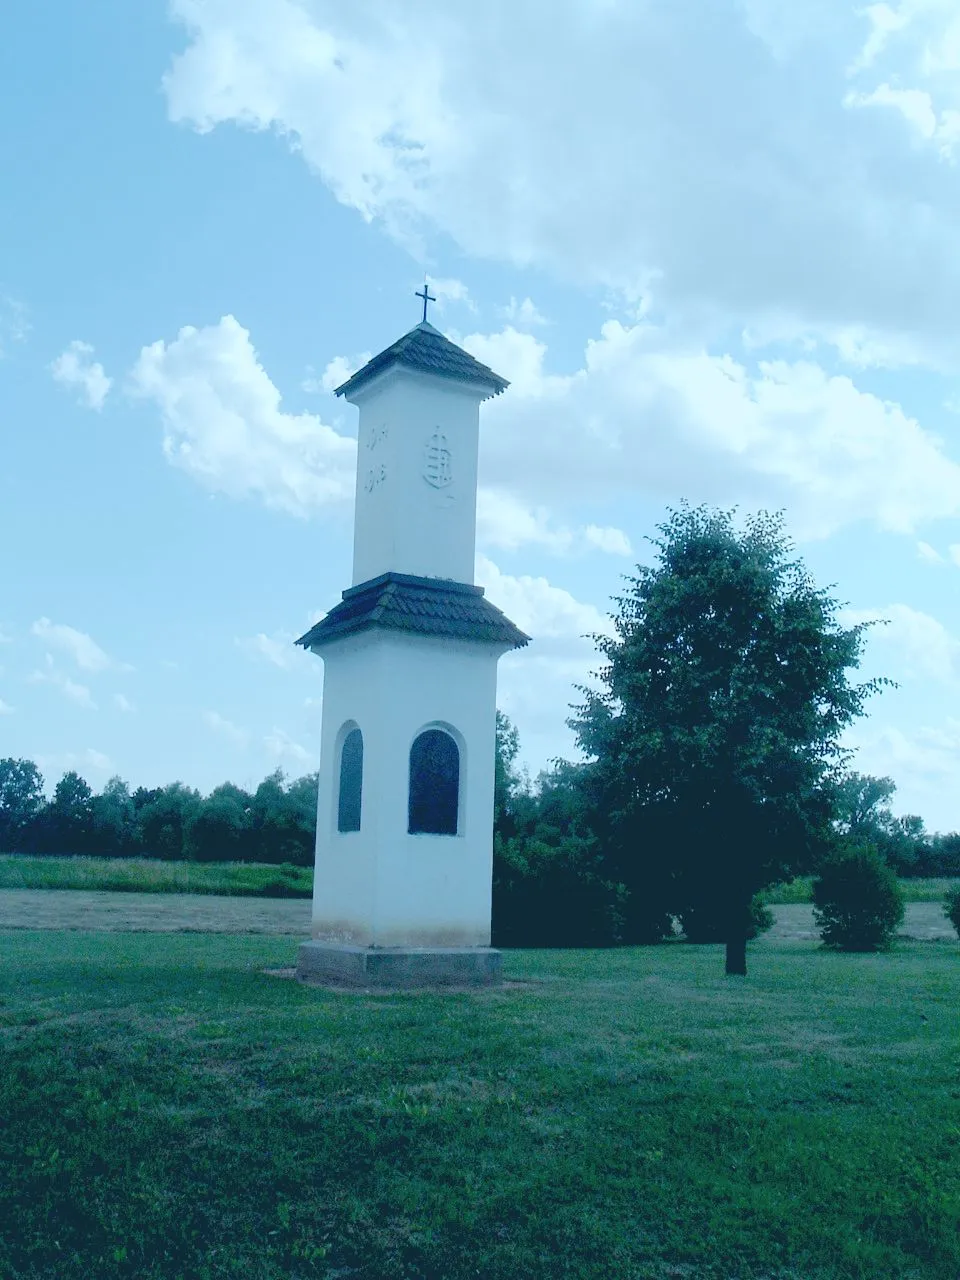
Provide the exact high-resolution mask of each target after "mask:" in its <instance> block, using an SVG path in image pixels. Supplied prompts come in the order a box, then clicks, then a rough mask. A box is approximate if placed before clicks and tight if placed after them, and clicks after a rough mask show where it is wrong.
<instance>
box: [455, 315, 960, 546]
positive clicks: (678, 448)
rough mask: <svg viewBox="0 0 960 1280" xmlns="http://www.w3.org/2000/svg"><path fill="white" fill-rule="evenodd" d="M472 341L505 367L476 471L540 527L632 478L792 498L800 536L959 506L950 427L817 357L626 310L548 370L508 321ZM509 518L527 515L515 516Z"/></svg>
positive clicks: (761, 501)
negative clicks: (948, 448)
mask: <svg viewBox="0 0 960 1280" xmlns="http://www.w3.org/2000/svg"><path fill="white" fill-rule="evenodd" d="M463 343H464V345H465V346H466V347H467V348H468V349H469V350H470V351H471V352H472V354H474V355H475V356H477V358H478V359H481V360H483V361H484V362H485V363H487V364H489V365H491V366H492V367H493V368H494V369H496V370H497V371H498V372H501V373H503V374H504V375H505V376H508V377H511V378H512V386H511V389H510V393H509V395H506V396H503V397H502V398H499V399H497V400H495V401H493V402H492V403H491V404H490V405H488V406H486V408H485V410H484V413H485V416H484V428H483V452H482V457H481V480H482V482H483V484H484V485H485V486H486V487H488V488H490V489H496V490H498V491H501V492H505V493H508V494H509V497H510V500H511V501H513V502H514V505H515V507H516V509H517V510H518V511H520V512H522V511H523V510H525V509H527V510H528V509H529V508H530V507H533V508H534V510H537V511H539V513H540V514H539V515H538V517H537V522H536V528H535V529H534V530H533V531H532V532H537V530H539V531H540V541H544V540H545V539H546V538H547V536H548V535H547V533H546V532H544V531H549V530H550V525H549V523H548V517H547V514H546V512H547V511H548V510H549V507H550V505H551V504H553V503H556V502H566V501H570V500H576V501H588V500H593V501H602V500H604V499H608V498H617V497H618V496H619V497H624V496H632V495H635V494H637V493H647V494H650V495H652V496H655V497H656V498H658V499H663V498H666V499H667V500H669V501H676V500H678V499H679V498H682V497H686V498H688V499H690V500H691V501H694V502H699V501H707V502H717V503H720V504H723V505H729V504H730V503H732V502H740V503H743V504H746V505H753V506H757V505H759V506H765V507H767V508H775V509H776V508H781V507H785V508H786V509H787V510H788V511H789V512H790V518H791V526H792V528H793V529H794V531H795V532H796V533H797V534H798V535H799V536H822V535H825V534H827V533H830V532H831V531H833V530H835V529H838V528H840V527H842V526H844V525H846V524H849V523H851V522H854V521H857V520H862V519H868V520H872V521H874V522H875V523H877V524H879V525H880V526H882V527H883V528H886V529H891V530H895V531H898V532H908V531H910V530H911V529H912V528H913V527H914V526H915V525H916V524H918V523H919V522H921V521H925V520H929V519H936V518H942V517H949V516H956V515H960V465H958V464H957V463H956V462H954V461H953V460H952V459H951V458H950V457H949V456H947V454H946V453H945V450H944V447H943V445H942V443H941V441H940V440H939V439H938V438H937V437H936V436H934V435H933V434H931V433H930V432H929V431H925V430H924V429H923V428H922V427H921V426H920V424H919V423H918V422H917V421H916V420H915V419H912V418H910V417H908V415H907V414H906V413H905V412H904V411H903V410H902V409H901V408H900V406H899V405H897V404H894V403H891V402H889V401H884V400H881V399H880V398H879V397H877V396H875V395H872V394H870V393H868V392H864V391H861V390H860V389H859V388H858V387H857V386H856V384H855V383H854V382H853V381H852V380H851V379H850V378H848V377H846V376H839V375H834V376H831V375H829V374H828V373H827V372H826V371H825V370H823V369H822V368H821V367H820V366H819V365H817V364H814V363H812V362H810V361H797V362H795V363H788V362H786V361H767V362H761V363H760V364H759V365H757V366H756V368H755V369H751V368H749V367H748V366H747V365H745V364H744V363H741V362H739V361H737V360H735V359H734V358H733V357H732V356H729V355H711V354H708V353H707V352H706V351H704V350H703V349H702V348H697V347H691V346H688V345H682V344H679V343H677V342H676V340H675V338H673V337H672V336H671V335H670V333H668V332H666V331H664V330H662V329H658V328H656V327H654V326H652V325H650V324H645V323H640V324H636V325H633V326H625V325H623V324H621V323H620V322H619V321H608V322H607V323H605V324H604V325H603V326H602V328H601V332H600V336H599V337H598V338H596V339H591V340H590V341H589V342H588V343H587V346H586V350H585V352H584V356H583V360H582V362H581V365H580V367H579V368H578V369H577V370H576V371H575V372H573V373H570V374H565V375H559V374H554V373H551V372H548V371H547V369H546V361H547V355H548V352H547V348H546V346H545V345H544V344H543V343H542V342H541V341H540V340H539V339H537V338H535V337H533V336H532V335H530V334H520V333H518V332H517V331H516V330H514V329H512V328H507V329H505V330H504V331H503V332H502V333H498V334H472V335H468V336H467V337H466V338H464V339H463ZM505 501H506V500H505ZM483 512H484V508H483V504H481V514H483ZM528 518H532V517H528ZM503 524H504V527H505V528H507V529H509V528H511V527H512V526H516V527H518V528H522V525H521V522H520V518H519V516H515V518H514V519H513V520H512V521H507V520H504V522H503ZM528 536H529V540H534V539H533V537H532V536H531V535H528Z"/></svg>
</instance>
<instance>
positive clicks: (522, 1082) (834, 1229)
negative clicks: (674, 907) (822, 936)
mask: <svg viewBox="0 0 960 1280" xmlns="http://www.w3.org/2000/svg"><path fill="white" fill-rule="evenodd" d="M294 954H295V947H294V946H293V945H292V944H291V943H290V942H289V941H288V940H279V939H265V938H262V937H257V938H253V937H249V936H248V937H236V936H232V937H231V936H224V935H218V936H212V935H206V936H203V935H173V936H171V935H165V936H158V935H142V934H93V933H65V932H64V933H53V932H46V933H41V932H33V931H23V930H18V931H16V932H10V933H0V1116H2V1118H3V1120H2V1123H0V1170H2V1174H0V1276H3V1277H4V1278H6V1277H13V1278H15V1280H26V1278H31V1280H32V1278H35V1277H37V1278H38V1277H50V1278H51V1280H53V1278H56V1280H80V1278H81V1277H82V1278H83V1280H87V1278H88V1277H93V1276H95V1277H97V1278H98V1280H99V1278H101V1277H138V1280H139V1278H140V1277H145V1278H152V1277H200V1278H203V1277H208V1278H213V1277H245V1278H246V1277H251V1276H255V1277H257V1278H258V1280H273V1278H276V1280H280V1277H285V1278H286V1277H298V1278H301V1280H303V1278H306V1277H326V1278H327V1280H334V1277H338V1278H341V1280H346V1278H347V1277H349V1278H350V1280H399V1278H400V1277H403V1278H405V1280H414V1278H417V1280H428V1278H429V1280H467V1277H478V1276H479V1277H482V1278H483V1280H518V1278H522V1280H528V1278H530V1280H540V1278H542V1280H548V1278H549V1280H573V1278H576V1280H611V1278H613V1280H620V1278H621V1277H623V1278H625V1280H626V1278H629V1280H654V1278H656V1280H666V1278H667V1277H681V1276H682V1277H689V1278H690V1280H695V1278H696V1280H699V1278H700V1277H704V1278H715V1280H721V1278H722V1280H732V1278H733V1277H736V1278H737V1280H760V1278H761V1277H763V1278H764V1280H774V1278H776V1280H787V1278H788V1277H789V1278H790V1280H801V1278H802V1280H840V1278H844V1280H849V1278H856V1280H867V1278H869V1280H876V1278H877V1277H881V1276H882V1277H888V1276H889V1277H897V1278H900V1280H904V1278H907V1277H916V1278H917V1280H941V1278H942V1280H956V1277H957V1275H958V1274H960V1225H958V1224H960V1124H958V1118H960V1105H958V1100H960V1076H958V1058H957V1049H958V1032H960V1022H958V1015H957V1008H958V997H960V956H958V950H957V946H956V944H955V943H954V944H952V945H951V944H940V943H932V942H930V943H914V944H907V945H900V946H898V947H897V948H896V949H895V950H894V951H893V952H892V953H890V954H889V955H880V956H838V955H834V954H830V953H828V952H825V951H822V950H820V949H818V948H817V947H816V946H815V945H814V944H812V943H775V942H773V941H771V940H769V939H768V940H762V941H760V942H758V943H756V944H754V945H752V946H751V949H750V966H751V973H750V976H749V978H747V979H746V980H743V979H734V980H730V979H724V978H723V976H722V972H721V970H722V950H721V949H720V948H718V947H690V946H685V945H666V946H661V947H651V948H645V949H623V950H618V951H608V952H602V951H596V952H515V953H509V954H508V955H507V957H506V969H507V974H508V976H509V977H510V978H512V979H520V980H523V981H522V985H518V986H513V987H507V988H505V989H503V990H501V991H495V992H494V991H491V992H481V993H474V994H466V995H458V994H448V995H445V996H438V995H427V994H419V995H392V996H391V995H379V996H371V995H362V994H355V995H350V994H335V993H331V992H326V991H323V990H311V989H305V988H303V987H300V986H298V985H297V984H295V983H293V982H291V981H284V980H282V979H279V978H275V977H269V976H266V975H265V974H263V973H262V972H261V970H262V969H263V968H264V967H268V966H283V965H289V964H291V963H292V962H293V958H294Z"/></svg>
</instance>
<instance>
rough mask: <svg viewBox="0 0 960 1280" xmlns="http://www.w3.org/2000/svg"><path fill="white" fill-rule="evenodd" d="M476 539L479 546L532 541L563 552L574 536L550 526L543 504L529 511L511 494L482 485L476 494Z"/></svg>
mask: <svg viewBox="0 0 960 1280" xmlns="http://www.w3.org/2000/svg"><path fill="white" fill-rule="evenodd" d="M477 538H478V540H479V542H480V543H481V545H485V546H488V547H501V548H503V549H504V550H508V551H514V550H516V548H517V547H521V546H524V545H526V544H530V543H532V544H534V545H537V546H541V547H545V548H546V549H547V550H548V551H554V552H564V551H568V550H569V549H570V547H571V545H572V544H573V538H574V536H573V534H572V533H571V531H570V530H569V529H567V528H564V527H560V528H556V527H554V526H552V524H551V519H550V515H549V513H548V512H547V511H546V510H545V509H544V508H543V507H539V508H537V509H535V510H530V509H529V508H528V507H526V506H525V505H524V503H523V502H522V501H521V500H520V499H519V498H516V497H514V496H513V495H512V494H510V493H507V492H505V491H504V490H501V489H488V488H486V487H484V488H481V489H480V491H479V492H478V494H477Z"/></svg>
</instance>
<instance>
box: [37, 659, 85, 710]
mask: <svg viewBox="0 0 960 1280" xmlns="http://www.w3.org/2000/svg"><path fill="white" fill-rule="evenodd" d="M45 657H46V663H47V665H46V669H45V670H42V671H41V670H39V669H37V670H34V671H31V673H30V674H29V675H28V676H27V683H28V684H49V685H52V686H53V687H54V688H55V689H59V690H60V692H61V693H62V694H63V696H64V697H65V698H69V700H70V701H71V702H75V703H76V704H77V706H78V707H84V708H85V709H86V710H87V711H96V710H98V708H97V704H96V702H94V700H93V694H92V693H91V692H90V690H89V689H88V688H87V686H86V685H85V684H78V683H77V681H75V680H71V679H70V677H69V676H68V675H65V674H64V673H63V672H62V671H59V670H58V669H57V667H56V665H55V664H54V661H53V657H52V655H51V654H49V653H48V654H46V655H45Z"/></svg>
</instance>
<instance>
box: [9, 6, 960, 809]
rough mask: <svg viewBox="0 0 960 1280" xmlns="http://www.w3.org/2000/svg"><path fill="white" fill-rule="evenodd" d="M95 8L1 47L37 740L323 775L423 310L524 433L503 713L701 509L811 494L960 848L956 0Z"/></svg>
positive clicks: (60, 750)
mask: <svg viewBox="0 0 960 1280" xmlns="http://www.w3.org/2000/svg"><path fill="white" fill-rule="evenodd" d="M400 14H401V11H400V10H398V9H397V7H396V6H395V5H389V4H386V3H378V2H377V0H354V2H353V3H351V5H349V6H345V5H342V4H334V3H332V2H331V3H322V2H320V0H299V2H298V3H294V0H173V2H172V3H169V4H163V3H159V2H157V3H153V2H151V0H142V3H140V4H137V5H130V4H129V3H127V2H126V0H124V2H123V3H121V0H90V2H89V3H87V4H84V5H82V6H71V7H68V9H67V10H65V11H64V12H62V13H60V14H59V15H58V20H57V22H56V23H51V22H50V21H49V20H48V18H47V17H46V16H45V15H44V13H43V12H42V6H24V5H21V6H16V7H15V9H14V11H13V12H12V13H11V14H8V15H7V17H6V20H5V32H4V41H3V45H2V47H0V98H2V99H4V101H3V103H2V106H3V109H2V110H0V156H2V159H3V170H2V172H3V198H2V199H0V443H2V450H3V454H2V456H3V465H2V468H0V535H2V536H0V545H2V548H3V550H2V553H0V556H2V558H0V586H2V591H0V632H2V639H0V754H3V755H9V754H12V755H24V756H29V757H31V758H33V759H36V760H37V761H38V762H39V763H40V765H41V767H42V769H43V771H44V774H45V776H46V778H47V781H48V784H52V783H53V782H55V781H56V778H57V777H58V776H59V775H60V773H61V772H62V771H63V770H65V769H67V768H77V769H79V770H80V771H81V772H82V773H83V774H84V775H85V776H86V777H87V778H88V779H89V781H90V782H91V784H92V785H94V786H95V787H99V786H101V785H102V784H103V782H104V781H105V780H106V778H107V777H108V776H109V775H110V774H112V773H115V772H118V773H120V774H121V775H122V776H123V777H125V778H127V779H128V780H129V781H130V782H131V783H132V784H133V785H138V784H141V783H142V784H145V785H154V784H158V783H161V782H165V781H171V780H173V779H175V778H181V779H183V780H185V781H187V782H190V783H192V784H194V785H197V786H199V787H201V788H202V789H204V790H207V789H209V788H210V787H212V786H213V785H215V784H216V783H218V782H220V781H222V780H223V779H224V778H231V779H233V780H234V781H237V782H240V783H246V784H252V783H254V782H256V781H257V780H259V778H261V777H262V776H263V775H264V774H265V773H267V772H268V771H270V770H271V769H273V768H275V767H277V766H278V765H279V766H280V767H282V768H284V769H285V770H286V771H287V772H289V773H291V774H294V775H296V774H299V773H303V772H307V771H308V770H312V769H313V768H315V767H316V764H317V748H318V740H319V723H320V706H321V702H320V700H321V693H322V664H321V663H320V661H319V660H317V659H315V658H313V657H311V656H309V655H305V654H302V653H301V652H300V651H299V650H294V649H293V647H292V643H291V642H292V640H293V638H294V637H295V636H296V635H298V634H300V633H301V632H302V631H303V630H305V629H306V628H307V626H308V625H309V624H310V623H311V622H312V621H313V620H315V619H316V618H317V617H318V616H319V615H320V614H321V613H322V612H323V611H324V610H326V609H328V608H329V607H330V606H331V605H332V604H333V603H335V602H336V600H337V599H338V598H339V594H340V592H341V590H342V589H343V588H344V587H346V586H348V585H349V581H350V568H351V538H352V483H353V456H354V455H353V447H354V446H353V443H352V442H353V440H354V439H355V417H354V414H355V410H352V409H350V407H349V406H345V405H343V404H342V403H341V402H339V401H336V400H335V399H334V398H333V396H332V395H331V394H330V389H331V388H332V386H334V385H336V383H337V382H338V381H339V380H341V379H342V377H343V376H345V375H346V373H348V372H349V371H350V370H352V369H353V368H355V367H356V366H357V363H358V361H360V360H361V359H362V358H363V356H364V354H365V353H372V352H375V351H377V350H379V349H381V348H382V347H384V346H386V345H387V344H388V343H389V342H391V341H393V340H394V339H395V338H396V337H398V336H399V335H400V334H401V333H403V332H405V331H406V330H407V329H408V328H410V327H411V326H412V325H413V324H414V323H415V322H416V321H417V319H418V318H419V315H418V304H417V302H416V300H415V299H414V298H413V291H414V290H415V289H416V288H417V287H418V285H419V282H420V281H421V280H422V279H423V275H424V273H425V272H426V273H428V274H429V276H430V278H431V280H432V281H433V287H434V292H435V293H436V294H437V295H438V297H439V302H438V304H437V308H436V312H435V314H434V316H433V317H432V318H433V319H434V322H435V323H437V324H438V325H439V327H441V328H442V329H444V331H445V332H447V333H448V334H449V335H450V336H451V337H452V338H453V339H454V340H455V341H458V342H461V343H462V344H463V345H464V346H466V347H467V348H468V349H470V350H471V351H472V352H474V354H476V355H477V356H478V357H479V358H481V359H483V360H485V361H486V362H487V363H489V364H491V365H492V366H493V367H494V368H495V369H496V370H497V371H498V372H499V373H501V374H503V375H504V376H505V377H507V378H509V379H511V382H512V384H513V385H512V387H511V389H510V391H509V392H508V393H507V394H506V395H505V396H503V397H500V398H498V400H496V401H494V402H491V403H489V404H488V405H486V406H485V407H484V411H483V416H482V432H481V493H480V521H479V534H480V536H479V554H478V565H477V578H478V581H479V582H481V583H482V584H483V585H484V586H485V587H486V589H487V591H488V594H489V595H490V597H491V599H493V600H494V601H495V602H496V603H498V604H500V605H501V606H502V607H503V608H504V609H505V610H506V612H507V613H508V614H509V615H510V616H511V617H512V618H514V620H515V621H516V622H517V623H518V624H519V625H520V626H522V627H523V628H524V629H525V630H527V631H528V632H529V633H530V634H531V635H532V636H533V637H534V640H535V643H534V645H532V646H531V647H530V649H529V650H527V651H525V652H523V653H519V654H516V655H510V656H508V657H507V658H505V659H504V660H503V661H502V662H501V678H500V705H501V706H502V707H503V709H504V710H506V711H507V712H508V713H509V714H510V715H511V716H512V717H513V718H514V720H515V721H516V723H517V725H518V727H519V729H520V733H521V741H522V744H523V748H524V754H525V758H526V759H527V761H528V763H529V764H530V766H531V768H533V769H534V770H536V769H537V768H538V767H540V766H541V765H543V764H544V763H545V761H546V760H547V759H548V758H549V757H551V756H553V755H556V754H572V751H573V748H572V743H571V739H570V735H569V733H568V731H567V730H566V728H565V727H564V720H565V718H566V716H567V714H568V703H569V702H570V701H571V699H572V698H573V697H574V694H573V691H572V685H573V683H574V681H577V680H580V679H583V678H584V677H585V676H586V674H587V672H588V671H589V670H590V668H591V666H592V665H593V649H592V646H591V644H590V643H589V641H586V640H584V639H583V636H584V634H585V633H588V632H591V631H594V630H597V629H601V628H603V627H604V626H605V625H606V621H605V616H606V612H607V609H608V607H609V601H610V598H611V596H612V595H614V594H615V593H616V592H617V590H618V589H619V587H620V584H621V576H620V575H622V574H623V573H627V572H629V571H630V570H631V568H632V567H633V566H634V565H635V564H636V563H637V561H638V560H641V559H644V558H645V557H646V555H647V554H648V553H647V551H646V544H645V541H644V539H645V537H647V536H649V535H650V534H651V533H653V531H654V526H655V525H656V523H657V521H658V520H660V519H662V518H663V516H664V514H665V511H666V508H667V506H668V505H670V504H674V505H675V504H676V503H678V502H679V501H680V500H682V499H688V500H690V501H692V502H699V501H708V502H712V503H716V504H719V505H723V506H732V505H734V504H738V505H739V506H740V507H741V508H742V509H743V510H755V509H758V508H761V507H763V508H767V509H773V508H776V509H779V508H783V509H784V511H785V513H786V518H787V525H788V529H789V531H790V532H791V534H792V535H793V537H794V538H795V539H796V541H797V544H798V549H799V551H800V554H801V555H802V556H803V558H804V559H805V560H806V562H807V564H808V565H809V567H810V568H811V569H812V571H813V572H814V574H815V576H816V578H817V579H818V581H819V582H821V583H822V584H828V583H834V584H836V594H837V595H838V597H839V598H841V599H842V600H844V601H845V602H847V606H848V610H849V612H848V614H847V616H848V617H849V618H850V619H851V620H860V619H863V618H868V617H883V618H886V619H887V620H888V625H887V626H885V627H884V628H878V629H876V630H875V632H874V633H873V635H872V638H871V640H870V642H869V645H868V650H867V655H866V660H865V665H864V673H865V674H867V675H873V674H886V675H889V676H891V677H893V678H895V679H896V680H898V681H899V688H898V689H896V690H888V691H886V692H884V693H883V694H882V695H880V696H878V697H876V698H875V699H873V701H872V703H871V705H870V714H869V717H868V718H867V719H865V720H864V721H862V722H861V723H860V724H859V725H858V726H857V728H856V730H855V731H854V732H853V733H852V735H851V745H853V746H855V747H856V748H857V750H858V756H857V767H859V768H861V769H862V770H863V771H865V772H871V773H884V774H889V775H890V776H892V777H893V778H894V780H895V781H896V783H897V785H898V801H897V807H898V809H900V810H901V811H907V812H918V813H920V814H922V815H923V817H924V818H925V819H926V821H927V822H928V824H929V825H930V826H931V827H932V828H934V829H943V830H947V829H955V828H957V827H960V603H958V599H960V595H958V588H960V378H958V373H960V357H958V354H957V352H958V351H960V345H958V339H960V310H958V308H957V306H956V299H957V297H958V296H960V239H958V236H957V233H956V209H957V207H958V196H960V168H958V161H960V17H958V16H957V12H956V7H955V4H953V3H952V2H951V3H947V2H946V0H903V2H902V3H900V4H889V5H888V4H877V5H872V6H869V7H868V8H866V9H864V8H863V7H862V6H860V5H858V4H857V5H855V4H845V3H843V2H842V0H829V2H828V0H809V2H808V3H807V4H805V5H803V6H797V5H795V4H790V3H786V2H783V3H781V2H780V0H710V3H709V4H708V3H707V2H706V0H699V2H698V3H694V2H693V0H650V3H647V4H644V5H638V4H635V3H626V2H625V0H624V2H619V3H618V0H563V2H562V3H559V4H558V5H556V6H555V12H554V21H552V22H551V23H550V24H548V25H545V24H544V23H543V21H542V14H543V9H542V5H540V4H538V3H534V0H512V3H510V4H507V3H504V2H503V0H490V2H489V3H488V4H486V5H484V6H466V5H463V6H456V5H453V6H446V7H445V8H443V9H442V10H438V9H437V7H436V6H435V5H434V4H426V3H423V2H421V0H413V2H412V3H411V4H409V5H407V6H404V7H403V10H402V17H401V16H400Z"/></svg>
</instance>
